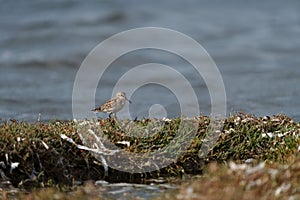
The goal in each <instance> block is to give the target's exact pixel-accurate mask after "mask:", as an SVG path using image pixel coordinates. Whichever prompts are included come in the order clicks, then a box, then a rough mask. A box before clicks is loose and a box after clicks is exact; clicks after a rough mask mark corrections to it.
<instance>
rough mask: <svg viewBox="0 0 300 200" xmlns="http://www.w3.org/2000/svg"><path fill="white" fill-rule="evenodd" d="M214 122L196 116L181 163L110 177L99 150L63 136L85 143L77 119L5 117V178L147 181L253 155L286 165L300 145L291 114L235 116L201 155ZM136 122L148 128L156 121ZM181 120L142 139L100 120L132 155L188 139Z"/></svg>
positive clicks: (1, 155) (0, 157)
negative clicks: (178, 134)
mask: <svg viewBox="0 0 300 200" xmlns="http://www.w3.org/2000/svg"><path fill="white" fill-rule="evenodd" d="M210 120H211V119H210V118H209V117H206V116H201V117H198V118H195V119H194V122H195V123H197V125H198V127H197V132H196V134H195V137H194V138H193V141H192V142H191V144H190V145H189V146H188V147H187V149H186V150H185V151H184V152H182V153H183V154H181V156H180V157H179V158H178V159H177V160H176V162H172V163H171V164H170V165H168V166H166V167H164V168H162V169H158V170H156V171H152V172H147V173H128V172H124V171H120V170H115V169H112V168H109V170H108V176H105V169H104V166H103V164H102V163H101V160H98V159H96V158H95V156H94V153H91V152H89V151H85V150H82V149H79V148H77V147H76V145H74V144H71V143H70V142H67V141H66V140H64V139H62V138H61V134H64V135H66V136H67V137H69V138H72V139H73V140H74V142H76V143H77V144H82V140H81V138H80V135H79V134H78V132H77V131H78V130H77V128H76V124H75V122H73V121H52V122H47V123H42V122H36V123H27V122H17V121H6V122H3V123H2V124H1V125H0V162H1V163H0V164H1V165H0V174H1V179H2V180H3V181H10V182H11V183H12V185H13V186H14V187H17V188H26V189H30V188H35V187H49V186H52V187H53V186H55V187H60V188H61V189H62V190H70V189H72V187H74V186H75V185H76V184H77V183H81V182H84V181H87V180H101V179H104V180H106V181H108V182H121V181H122V182H135V183H143V182H144V181H145V180H146V179H148V178H156V177H181V176H182V175H185V174H195V175H201V174H202V173H203V168H205V166H206V165H207V164H208V163H211V162H219V163H223V162H226V161H229V160H235V161H237V162H243V161H245V160H247V159H250V158H251V159H255V160H263V161H268V162H270V163H271V162H279V163H285V162H287V158H288V156H289V155H291V154H293V153H294V152H296V151H297V148H298V146H299V144H300V141H299V132H300V124H299V123H298V122H297V123H296V122H293V120H292V119H291V118H289V117H287V116H284V115H277V116H272V117H255V116H252V115H247V114H236V115H232V116H230V117H228V118H227V119H225V120H223V121H222V123H223V126H222V127H221V129H220V130H219V131H220V134H219V138H218V140H217V142H216V144H215V145H214V147H213V148H212V149H209V152H208V154H207V155H206V156H205V157H201V155H200V154H199V152H200V149H201V147H202V144H203V141H204V139H205V138H206V136H207V134H208V130H209V127H208V125H209V123H210ZM135 122H136V123H137V124H140V125H141V126H145V125H147V124H149V122H151V120H150V119H141V120H136V121H135ZM180 122H181V119H171V120H165V121H164V123H163V126H162V128H161V129H158V130H155V127H153V126H152V127H151V128H150V129H149V130H152V132H151V131H150V132H147V133H144V132H140V133H139V136H144V137H142V138H138V137H135V136H134V135H128V134H126V133H125V132H123V131H122V129H120V127H119V126H118V125H116V124H115V122H114V120H112V119H99V120H98V123H99V126H101V129H102V131H103V136H104V137H105V139H106V140H107V141H109V142H111V143H113V144H115V145H116V146H118V147H119V148H120V149H122V150H123V151H128V152H132V153H146V152H147V151H151V150H157V149H160V148H163V147H165V146H167V145H168V144H169V143H170V142H172V141H174V140H175V141H183V140H184V138H182V137H181V138H176V131H177V130H178V128H179V124H180ZM137 131H138V130H137ZM187 132H188V130H187ZM143 134H144V135H143ZM124 141H126V142H128V143H124ZM104 144H105V142H104ZM128 144H129V145H128ZM175 144H176V143H175ZM169 151H170V152H172V151H173V149H169Z"/></svg>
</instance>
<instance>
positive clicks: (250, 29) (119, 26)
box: [0, 0, 300, 121]
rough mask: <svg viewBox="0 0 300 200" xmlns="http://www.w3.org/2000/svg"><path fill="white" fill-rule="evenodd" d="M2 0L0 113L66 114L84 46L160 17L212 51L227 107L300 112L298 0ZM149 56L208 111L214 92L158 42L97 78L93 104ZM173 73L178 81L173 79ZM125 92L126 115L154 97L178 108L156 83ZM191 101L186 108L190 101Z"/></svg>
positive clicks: (156, 22)
mask: <svg viewBox="0 0 300 200" xmlns="http://www.w3.org/2000/svg"><path fill="white" fill-rule="evenodd" d="M0 3H1V7H0V27H1V34H0V117H2V118H5V119H9V118H16V119H19V120H30V121H35V120H37V118H38V115H39V113H41V120H48V119H54V118H58V119H71V118H72V88H73V83H74V80H75V76H76V72H77V70H78V69H79V67H80V64H81V62H82V61H83V59H84V58H85V57H86V56H87V54H88V53H89V52H90V51H91V50H92V49H93V48H94V47H95V46H96V45H97V44H98V43H100V42H101V41H103V40H104V39H106V38H107V37H109V36H111V35H113V34H115V33H118V32H120V31H124V30H128V29H131V28H136V27H144V26H157V27H166V28H171V29H174V30H177V31H180V32H182V33H185V34H187V35H189V36H191V37H192V38H194V39H195V40H197V41H198V42H199V43H200V44H201V45H203V47H204V48H205V49H206V50H207V51H208V53H209V54H210V55H211V57H212V58H213V59H214V61H215V62H216V64H217V66H218V68H219V70H220V72H221V74H222V77H223V80H224V83H225V89H226V94H227V108H228V109H227V113H231V112H237V111H245V112H248V113H253V114H255V115H273V114H277V113H285V114H287V115H289V116H291V117H293V118H294V119H295V120H300V103H299V102H300V101H299V99H300V98H299V97H300V96H299V95H300V89H299V85H300V79H299V77H300V57H299V55H300V40H299V35H300V13H299V8H300V2H299V1H297V0H292V1H289V2H288V3H286V2H282V1H280V0H267V1H263V2H261V1H247V2H242V1H238V0H230V1H227V2H226V4H224V2H222V1H220V0H219V1H213V2H207V1H188V2H182V1H179V0H175V1H163V2H161V1H151V2H140V1H137V0H135V1H126V2H123V1H113V2H111V1H91V0H88V1H85V3H84V4H83V3H82V2H81V1H79V0H63V1H62V0H54V1H40V0H31V1H28V2H27V1H26V2H22V1H15V0H11V1H4V0H1V1H0ZM161 42H163V41H161ZM187 50H188V49H187ZM107 51H108V52H110V51H114V49H107ZM149 62H158V63H163V64H167V65H170V66H173V67H174V68H175V69H177V70H178V71H180V73H182V74H184V76H185V77H187V78H188V79H189V81H190V83H191V85H192V86H193V88H194V90H195V92H196V94H197V97H198V100H199V106H200V111H201V112H202V113H203V114H210V96H209V93H208V90H207V87H206V84H205V82H204V81H203V79H202V78H201V76H199V75H197V74H195V73H194V71H193V70H192V68H191V67H190V66H188V64H187V63H186V62H185V61H184V60H182V59H180V58H178V57H176V56H174V55H171V54H169V53H166V52H160V51H155V50H144V51H140V52H133V53H130V54H128V55H125V56H123V57H121V58H119V59H118V60H117V61H116V62H114V63H113V64H112V65H111V66H110V67H109V70H107V72H106V74H105V76H104V77H103V79H101V81H100V83H99V85H98V89H97V93H96V100H95V101H96V102H95V104H96V105H100V104H102V103H103V102H104V101H105V100H107V99H109V98H110V97H111V95H112V90H113V87H114V84H115V83H116V81H117V80H118V78H120V76H121V75H122V74H124V73H125V72H127V71H128V70H129V69H131V68H132V67H134V66H136V65H139V64H145V63H149ZM141 76H146V75H145V74H141ZM88 78H89V77H87V79H88ZM166 79H167V77H166ZM167 80H168V79H167ZM133 82H134V81H133ZM169 82H170V84H175V83H176V81H174V80H172V79H170V80H169ZM128 90H130V88H128ZM131 100H132V102H133V104H131V105H130V114H131V117H132V118H135V117H142V116H146V117H147V116H148V115H149V109H150V108H153V107H151V106H152V105H153V104H160V105H162V106H163V107H164V110H163V111H166V113H165V112H162V113H159V114H158V116H160V114H161V116H167V117H175V116H179V114H180V106H179V103H178V100H177V99H176V96H174V94H172V92H171V91H170V90H168V89H167V88H164V87H161V86H158V85H155V84H152V85H145V86H143V87H141V88H139V89H138V90H137V91H136V92H135V93H134V94H133V96H132V97H131ZM186 100H187V101H188V100H189V98H186ZM158 108H160V107H158ZM189 109H191V111H192V110H193V107H190V108H189ZM150 114H151V113H150ZM99 116H102V117H105V116H107V115H105V114H100V115H99Z"/></svg>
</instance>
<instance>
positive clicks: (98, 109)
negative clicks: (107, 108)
mask: <svg viewBox="0 0 300 200" xmlns="http://www.w3.org/2000/svg"><path fill="white" fill-rule="evenodd" d="M91 111H93V112H100V111H101V108H95V109H93V110H91Z"/></svg>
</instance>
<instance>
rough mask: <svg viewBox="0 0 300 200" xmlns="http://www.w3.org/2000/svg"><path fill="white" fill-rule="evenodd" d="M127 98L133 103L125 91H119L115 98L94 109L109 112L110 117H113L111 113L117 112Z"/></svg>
mask: <svg viewBox="0 0 300 200" xmlns="http://www.w3.org/2000/svg"><path fill="white" fill-rule="evenodd" d="M126 100H127V101H128V102H129V103H131V101H130V100H129V99H127V97H126V94H125V92H118V93H117V94H116V96H115V97H114V98H112V99H110V100H108V101H107V102H105V103H104V104H103V105H102V106H100V107H98V108H95V109H93V110H92V111H94V112H104V113H108V114H109V117H111V114H116V113H117V112H119V111H120V110H121V109H122V108H123V107H124V106H125V103H126Z"/></svg>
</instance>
